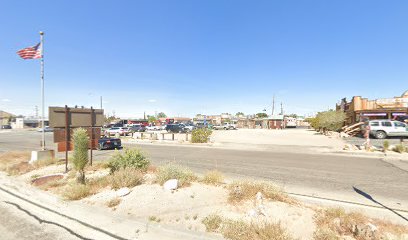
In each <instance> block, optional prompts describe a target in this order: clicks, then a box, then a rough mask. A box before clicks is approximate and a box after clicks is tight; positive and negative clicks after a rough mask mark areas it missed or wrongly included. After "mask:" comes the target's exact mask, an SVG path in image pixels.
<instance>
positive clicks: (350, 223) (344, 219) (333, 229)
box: [314, 208, 408, 240]
mask: <svg viewBox="0 0 408 240" xmlns="http://www.w3.org/2000/svg"><path fill="white" fill-rule="evenodd" d="M315 223H316V226H317V230H316V232H315V233H314V236H315V239H317V240H325V239H330V240H331V239H338V238H336V237H337V236H344V235H349V236H353V237H356V238H357V239H362V238H364V236H360V235H359V233H356V230H355V227H356V226H365V225H367V224H368V223H371V224H373V225H375V226H376V227H377V228H378V231H379V232H378V234H379V236H377V237H381V235H382V234H384V233H391V234H393V235H396V236H401V235H402V234H404V233H405V234H406V233H408V227H406V226H402V225H397V224H393V223H391V222H388V221H383V220H379V219H371V218H369V217H367V216H364V215H363V214H361V213H356V212H350V213H347V212H346V211H345V210H344V209H342V208H328V209H325V210H320V211H317V213H316V216H315Z"/></svg>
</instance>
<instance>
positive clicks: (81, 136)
mask: <svg viewBox="0 0 408 240" xmlns="http://www.w3.org/2000/svg"><path fill="white" fill-rule="evenodd" d="M72 140H73V142H74V154H73V157H72V163H73V165H74V169H75V170H76V171H77V172H78V173H79V174H78V177H77V181H78V182H79V183H82V184H85V171H84V168H85V166H86V164H87V163H88V140H89V137H88V135H87V132H86V130H85V129H83V128H78V129H75V130H74V134H73V136H72Z"/></svg>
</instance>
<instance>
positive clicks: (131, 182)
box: [108, 168, 143, 189]
mask: <svg viewBox="0 0 408 240" xmlns="http://www.w3.org/2000/svg"><path fill="white" fill-rule="evenodd" d="M108 181H109V184H110V185H111V187H112V188H113V189H119V188H123V187H128V188H131V187H135V186H137V185H140V184H142V183H143V173H142V172H141V171H140V170H137V169H134V168H125V169H120V170H118V171H115V172H114V173H113V174H111V175H109V176H108Z"/></svg>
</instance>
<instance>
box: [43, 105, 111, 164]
mask: <svg viewBox="0 0 408 240" xmlns="http://www.w3.org/2000/svg"><path fill="white" fill-rule="evenodd" d="M49 121H50V123H49V125H50V126H51V127H53V128H54V142H55V143H58V152H63V151H65V171H68V151H71V150H72V149H73V148H72V145H73V144H72V143H71V141H70V139H71V135H72V134H73V131H74V129H75V128H85V129H86V130H87V132H88V136H89V139H90V140H89V149H90V154H91V158H90V164H91V165H92V158H93V156H92V155H93V154H92V150H93V149H96V146H97V144H98V139H99V138H100V136H101V127H102V125H103V121H104V115H103V109H93V108H92V107H91V108H77V107H75V108H69V107H68V106H67V105H65V107H49Z"/></svg>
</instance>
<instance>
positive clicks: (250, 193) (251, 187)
mask: <svg viewBox="0 0 408 240" xmlns="http://www.w3.org/2000/svg"><path fill="white" fill-rule="evenodd" d="M228 189H229V196H228V201H229V202H230V203H240V202H242V201H245V200H249V199H254V198H255V196H256V194H257V193H258V192H261V193H262V194H263V196H264V197H265V198H268V199H271V200H275V201H279V202H286V203H295V200H293V199H291V198H289V196H288V195H287V194H285V193H284V192H283V191H282V190H281V189H280V188H278V187H276V186H274V185H272V184H270V183H267V182H257V181H241V182H233V183H232V184H230V185H229V186H228Z"/></svg>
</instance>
